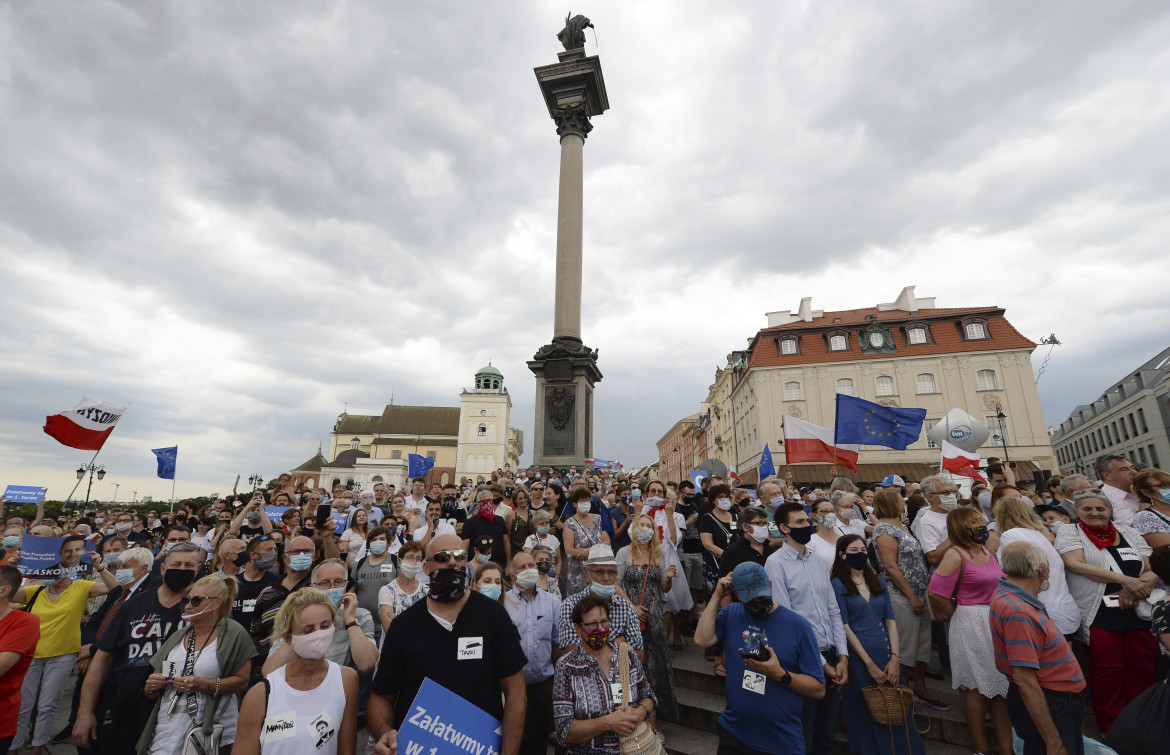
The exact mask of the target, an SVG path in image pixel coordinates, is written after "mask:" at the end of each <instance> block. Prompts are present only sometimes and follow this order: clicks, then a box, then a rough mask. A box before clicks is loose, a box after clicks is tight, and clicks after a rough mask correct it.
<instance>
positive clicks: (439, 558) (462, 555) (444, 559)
mask: <svg viewBox="0 0 1170 755" xmlns="http://www.w3.org/2000/svg"><path fill="white" fill-rule="evenodd" d="M452 559H454V560H456V561H466V560H467V550H466V549H462V548H461V549H459V550H457V551H439V552H438V553H436V554H435V555H433V556H431V557H430V558H429V559H427V560H428V561H434V562H435V563H436V564H446V563H448V562H449V561H451V560H452Z"/></svg>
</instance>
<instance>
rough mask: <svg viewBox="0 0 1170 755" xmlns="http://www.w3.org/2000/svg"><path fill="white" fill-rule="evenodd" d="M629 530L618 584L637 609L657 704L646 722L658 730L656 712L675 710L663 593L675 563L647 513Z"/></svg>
mask: <svg viewBox="0 0 1170 755" xmlns="http://www.w3.org/2000/svg"><path fill="white" fill-rule="evenodd" d="M655 484H657V483H655ZM629 532H630V544H629V545H627V546H625V547H624V548H622V549H621V550H619V551H618V552H617V557H616V560H617V569H618V586H619V588H620V589H621V591H622V592H623V593H624V594H625V597H626V599H627V600H629V601H630V602H631V603H633V604H634V610H635V611H637V612H638V622H639V624H641V627H642V642H643V643H644V645H645V649H644V655H643V661H644V664H645V667H646V678H647V679H648V680H649V682H650V687H651V688H652V689H653V690H654V696H655V697H656V698H657V699H658V706H657V707H656V708H655V710H654V712H653V713H652V714H651V715H650V726H651V727H653V728H654V731H655V732H658V712H659V711H663V712H664V715H667V716H674V715H677V711H678V704H677V702H676V700H675V694H674V669H673V664H672V662H671V658H670V652H669V648H667V646H666V632H667V626H666V617H667V616H668V614H667V613H666V594H667V593H669V592H670V588H671V586H672V583H673V582H674V578H675V576H677V574H678V567H677V566H676V565H675V564H669V565H668V559H667V555H666V552H665V551H664V550H663V548H662V543H661V541H660V535H659V531H658V528H657V526H655V524H654V520H653V519H652V518H651V517H650V515H649V514H639V515H637V516H636V517H635V518H634V523H633V524H632V525H630V529H629Z"/></svg>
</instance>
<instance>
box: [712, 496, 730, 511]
mask: <svg viewBox="0 0 1170 755" xmlns="http://www.w3.org/2000/svg"><path fill="white" fill-rule="evenodd" d="M715 505H716V506H718V507H719V508H721V509H723V510H724V511H727V510H729V509H730V508H731V499H730V498H720V499H718V500H717V501H715Z"/></svg>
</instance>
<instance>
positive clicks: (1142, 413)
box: [1138, 406, 1158, 467]
mask: <svg viewBox="0 0 1170 755" xmlns="http://www.w3.org/2000/svg"><path fill="white" fill-rule="evenodd" d="M1138 423H1139V424H1140V425H1141V426H1142V435H1145V434H1146V433H1148V432H1149V431H1150V428H1149V427H1148V426H1147V425H1146V410H1145V409H1142V408H1141V407H1140V406H1139V407H1138ZM1154 466H1155V467H1156V466H1158V465H1157V464H1155V465H1154Z"/></svg>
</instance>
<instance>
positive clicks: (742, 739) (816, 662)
mask: <svg viewBox="0 0 1170 755" xmlns="http://www.w3.org/2000/svg"><path fill="white" fill-rule="evenodd" d="M733 590H734V594H735V595H736V596H738V597H739V601H740V602H738V603H731V604H729V605H727V606H724V607H723V608H722V609H721V608H719V604H720V602H721V598H723V596H725V595H731V594H732V591H733ZM716 642H722V643H724V648H725V651H724V655H725V656H726V659H725V664H726V667H727V707H726V708H724V710H723V713H722V714H721V715H720V716H719V750H718V755H757V753H768V755H804V752H805V744H804V728H803V726H802V724H801V715H802V712H803V710H804V700H805V698H806V697H808V698H814V699H819V698H822V697H824V695H825V672H824V670H823V668H822V666H823V660H824V659H823V658H821V653H820V650H819V648H818V647H817V639H816V635H814V634H813V630H812V627H810V626H809V624H808V622H807V621H805V620H804V619H803V618H802V617H800V616H799V615H798V614H796V613H793V612H792V611H790V610H789V609H787V608H784V607H783V606H780V605H778V604H777V603H776V602H775V601H774V600H772V588H771V586H770V585H769V583H768V575H767V573H766V572H765V571H764V567H762V566H760V565H759V564H757V563H754V562H751V561H746V562H744V563H742V564H740V565H739V566H737V567H735V569H734V570H733V571H732V572H731V574H729V575H727V576H725V577H723V578H722V579H720V580H719V582H718V583H717V584H716V586H715V592H714V594H713V595H712V597H711V600H710V601H708V603H707V608H706V609H705V610H704V611H703V615H702V617H701V618H700V619H699V626H698V628H696V629H695V644H697V645H699V646H700V647H711V646H712V645H714V644H715V643H716ZM744 654H753V655H758V656H760V657H766V658H767V660H763V661H761V660H756V659H755V658H752V657H744Z"/></svg>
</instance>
